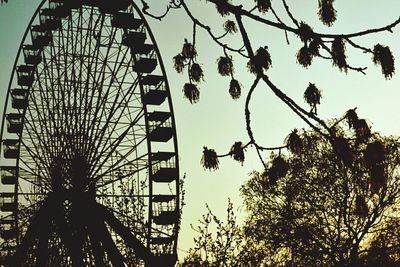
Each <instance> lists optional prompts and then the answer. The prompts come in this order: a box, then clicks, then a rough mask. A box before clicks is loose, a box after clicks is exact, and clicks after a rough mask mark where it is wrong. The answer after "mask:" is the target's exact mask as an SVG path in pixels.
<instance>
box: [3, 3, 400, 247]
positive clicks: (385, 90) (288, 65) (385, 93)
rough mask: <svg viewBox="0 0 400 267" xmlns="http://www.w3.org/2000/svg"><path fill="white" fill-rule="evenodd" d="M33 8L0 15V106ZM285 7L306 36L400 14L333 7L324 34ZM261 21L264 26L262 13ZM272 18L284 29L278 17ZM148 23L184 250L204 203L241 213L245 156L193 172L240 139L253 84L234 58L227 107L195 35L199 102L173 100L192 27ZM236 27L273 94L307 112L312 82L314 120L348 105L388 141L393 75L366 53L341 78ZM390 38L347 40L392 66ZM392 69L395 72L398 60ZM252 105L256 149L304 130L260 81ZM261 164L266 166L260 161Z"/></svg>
mask: <svg viewBox="0 0 400 267" xmlns="http://www.w3.org/2000/svg"><path fill="white" fill-rule="evenodd" d="M138 2H139V1H138ZM168 2H169V0H150V1H149V4H150V6H151V9H150V11H153V12H154V13H162V12H163V8H164V7H165V5H166V4H167V3H168ZM187 2H189V3H188V5H189V6H191V7H193V10H194V14H195V15H196V16H198V17H199V19H200V20H201V21H203V22H204V23H208V24H209V25H212V26H214V29H215V32H216V35H219V34H221V33H223V31H222V23H223V22H224V21H225V20H226V19H227V18H225V19H222V18H221V17H220V16H219V15H218V14H217V13H216V11H215V9H214V5H213V4H210V3H206V2H205V1H200V0H190V1H187ZM234 2H239V1H234ZM245 2H246V1H245ZM247 2H249V3H250V2H252V1H247ZM275 2H276V4H275ZM275 2H273V5H274V7H275V8H276V10H277V11H278V12H279V11H281V10H282V7H281V4H280V1H275ZM38 3H39V1H38V0H30V1H27V0H10V1H9V3H8V4H6V5H4V6H2V7H1V8H0V36H1V37H0V47H1V49H0V66H1V68H0V88H1V89H0V102H3V103H4V101H5V94H6V90H7V86H8V82H9V77H10V74H11V71H12V66H13V62H14V60H15V56H16V53H17V49H18V47H19V44H20V41H21V38H22V36H23V33H24V31H25V29H26V26H27V24H28V22H29V20H30V18H31V15H32V14H33V11H34V10H35V8H36V6H37V5H38ZM152 3H154V4H153V5H152ZM288 3H289V4H290V6H291V9H292V11H293V14H294V16H295V17H297V18H298V20H304V21H306V22H307V23H308V24H309V25H312V26H313V28H314V30H315V31H318V32H327V33H328V32H329V33H334V32H344V33H350V32H356V31H360V30H363V29H369V28H375V27H378V26H384V25H386V24H389V23H391V22H393V21H395V20H396V19H397V18H398V17H399V14H400V12H399V11H400V1H398V0H382V1H379V4H378V1H375V0H351V1H343V0H342V1H335V3H334V4H335V8H336V9H337V11H338V20H337V22H336V23H335V24H334V26H333V27H331V28H327V27H326V26H324V25H323V24H322V23H321V22H320V21H319V20H318V18H317V0H307V1H295V0H288ZM267 17H268V18H271V19H272V17H271V16H270V14H268V15H267ZM231 19H232V18H231ZM282 19H283V20H284V21H285V22H287V23H289V22H290V20H289V19H288V18H287V17H282ZM149 23H150V25H151V27H152V30H153V32H154V35H155V38H156V40H157V43H158V46H159V48H160V50H161V54H162V56H163V61H164V64H165V66H166V69H167V75H168V79H169V83H170V87H171V90H172V92H171V93H172V98H173V104H174V110H175V119H176V123H177V134H178V145H179V157H180V167H181V175H182V176H183V174H184V173H186V180H185V191H186V196H185V203H186V206H185V207H184V213H183V218H182V230H181V232H180V243H179V248H180V249H181V250H187V249H188V248H189V247H191V246H193V241H192V239H193V236H194V235H195V232H194V231H192V230H191V228H190V224H195V225H196V223H197V220H198V219H200V218H201V215H202V214H204V213H206V207H205V203H208V204H209V206H210V208H211V209H212V210H213V211H214V212H215V213H216V214H218V215H219V216H220V217H221V218H225V217H226V207H227V201H228V198H231V199H232V200H233V202H234V204H235V207H236V208H237V209H238V214H239V215H240V214H243V209H242V207H241V198H240V196H239V192H238V191H239V188H240V185H241V184H243V183H244V182H245V181H246V179H247V177H248V173H250V172H251V171H252V170H261V169H262V166H261V163H260V162H259V161H258V160H257V157H256V155H255V153H254V151H253V150H252V149H251V148H250V149H248V152H247V154H246V160H245V163H244V164H243V166H241V164H240V163H238V162H234V161H233V160H232V159H229V158H224V159H220V163H221V166H220V169H219V170H218V171H215V172H209V171H205V170H204V169H203V168H202V166H201V165H200V158H201V152H202V147H203V146H204V145H206V146H208V147H209V148H214V149H215V150H216V151H217V152H218V153H220V154H223V153H226V152H228V150H229V148H230V146H231V145H232V144H233V143H234V142H235V141H243V142H245V143H246V142H247V141H248V137H247V134H246V130H245V119H244V98H245V95H246V92H247V91H248V88H249V86H250V85H251V83H252V79H253V78H254V77H253V75H251V74H249V73H248V72H247V70H246V61H244V60H241V59H240V58H237V59H236V60H235V64H236V65H235V76H236V78H237V79H238V80H240V81H241V83H242V85H243V89H242V91H243V93H242V97H241V98H240V99H239V100H238V101H234V100H232V99H231V98H230V96H229V94H228V86H229V79H228V78H226V77H220V76H219V75H218V74H217V70H216V60H217V58H218V57H219V56H222V55H223V51H222V49H221V48H220V47H218V46H216V45H214V44H213V43H212V41H211V40H210V38H209V37H208V36H207V34H206V33H205V32H204V31H201V30H198V36H197V50H198V54H199V56H198V58H197V60H198V62H199V63H200V64H201V65H202V67H203V69H204V71H205V81H204V82H202V83H201V85H200V88H201V89H200V90H201V93H200V102H199V103H197V104H194V105H192V104H190V103H189V101H187V99H185V98H184V97H183V93H182V86H183V84H184V83H185V82H186V80H187V77H186V76H184V75H180V74H177V73H176V72H175V70H174V69H173V64H172V57H173V56H174V55H176V54H178V53H179V52H180V50H181V48H182V44H183V39H184V38H185V37H187V38H188V39H189V41H191V37H192V34H191V30H192V23H191V22H190V21H189V20H188V19H187V17H186V16H185V14H184V12H183V10H173V11H172V12H171V13H170V14H169V16H168V17H166V18H165V19H164V20H163V21H162V22H159V21H156V20H152V19H149ZM244 23H245V24H246V25H247V26H248V27H249V29H251V30H250V32H249V35H250V39H251V40H253V41H254V42H253V48H254V49H256V48H258V47H259V46H264V45H268V47H269V50H270V52H271V54H272V66H273V67H272V69H270V70H269V71H268V73H267V74H268V75H269V76H270V78H271V79H272V81H273V82H274V83H275V84H276V85H277V86H278V87H279V88H281V89H282V90H283V91H284V92H285V93H287V94H288V95H289V96H291V97H292V98H293V99H294V100H296V101H297V102H298V103H299V104H300V105H302V106H303V107H304V108H306V109H308V106H307V105H306V104H305V103H304V102H303V99H302V96H303V92H304V90H305V88H306V87H307V85H308V83H309V82H313V83H315V84H316V85H317V87H318V88H320V89H322V101H321V105H320V106H319V108H318V112H319V116H320V117H321V118H324V119H328V118H334V117H339V116H341V115H343V114H344V112H345V111H346V110H348V109H350V108H354V107H357V111H358V113H359V116H360V117H361V118H366V119H367V121H368V122H369V124H370V125H371V126H372V130H373V131H379V132H382V133H384V134H394V135H396V134H399V133H400V123H399V122H400V112H399V111H400V105H399V104H398V102H399V100H400V76H399V75H400V74H397V75H396V74H395V75H394V77H393V78H392V79H391V80H385V78H384V77H383V75H382V74H381V70H380V66H374V64H373V62H372V60H371V56H370V55H366V54H363V53H362V52H360V51H355V50H354V49H352V48H351V47H349V46H348V47H347V54H348V62H349V64H350V65H354V66H356V67H359V66H360V67H361V66H362V67H368V69H367V75H363V74H361V73H355V72H352V71H349V72H348V74H347V75H346V74H345V73H343V72H340V71H339V70H338V69H336V68H332V65H331V63H330V62H329V61H326V60H321V59H317V60H314V62H313V65H312V66H311V67H309V68H308V69H304V68H302V67H301V66H299V65H297V64H296V58H295V54H296V52H297V50H298V49H300V47H301V42H300V40H299V39H298V38H296V37H295V36H293V35H289V40H290V45H287V44H286V41H285V35H284V33H283V32H281V31H278V30H274V29H268V28H265V27H264V26H262V25H257V24H254V23H251V22H249V21H247V20H244ZM399 37H400V27H399V26H398V27H397V28H395V29H394V31H393V33H390V32H385V33H380V34H373V35H371V36H368V37H362V38H357V39H355V41H357V42H360V44H362V45H364V46H367V47H371V48H372V47H373V46H374V45H375V44H376V43H381V44H384V45H389V46H390V47H391V49H392V52H393V54H394V57H395V58H397V59H400V38H399ZM227 41H230V42H233V44H234V45H235V46H237V47H239V46H241V44H240V43H239V42H238V39H237V38H235V37H231V36H229V37H228V39H227ZM396 70H397V71H398V72H400V64H399V63H398V62H396ZM252 99H253V101H252V102H251V110H252V126H253V130H254V133H255V138H256V140H258V142H259V143H260V144H262V145H264V146H277V145H281V144H282V142H283V140H284V138H285V137H286V135H287V134H288V133H289V132H290V131H291V130H292V129H294V128H303V127H306V124H305V123H304V122H303V121H301V120H300V119H299V118H298V117H296V116H295V115H294V114H293V113H292V112H290V110H289V109H288V108H287V107H286V106H285V105H284V104H283V103H281V102H280V101H279V100H278V99H277V98H276V97H275V96H274V95H273V94H272V93H271V91H270V90H269V89H268V88H266V86H265V85H264V84H262V83H261V84H260V85H259V87H257V89H256V91H255V93H254V95H253V98H252ZM1 112H2V108H1V111H0V113H1ZM0 115H1V114H0ZM264 156H265V158H267V156H268V155H267V154H265V155H264ZM239 217H241V216H239Z"/></svg>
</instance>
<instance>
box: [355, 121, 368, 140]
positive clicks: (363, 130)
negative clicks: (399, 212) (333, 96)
mask: <svg viewBox="0 0 400 267" xmlns="http://www.w3.org/2000/svg"><path fill="white" fill-rule="evenodd" d="M354 130H355V131H356V136H357V139H358V140H365V139H367V138H368V137H370V136H371V130H370V128H369V126H368V124H367V122H366V121H365V120H364V119H358V120H356V121H355V122H354Z"/></svg>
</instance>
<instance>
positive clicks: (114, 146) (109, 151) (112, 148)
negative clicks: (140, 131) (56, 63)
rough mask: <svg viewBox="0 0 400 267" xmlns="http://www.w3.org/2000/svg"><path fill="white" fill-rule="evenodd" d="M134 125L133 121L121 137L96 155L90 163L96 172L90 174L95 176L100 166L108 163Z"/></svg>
mask: <svg viewBox="0 0 400 267" xmlns="http://www.w3.org/2000/svg"><path fill="white" fill-rule="evenodd" d="M135 124H136V120H135V121H133V122H132V123H131V125H130V127H128V128H127V129H126V130H125V131H124V132H123V133H121V135H120V136H118V138H116V139H115V140H114V141H112V143H111V144H110V145H108V146H107V147H104V148H103V150H102V151H101V152H100V153H99V154H98V156H97V158H96V159H95V160H94V161H93V162H92V164H93V165H92V166H96V167H97V169H96V170H93V169H91V172H92V171H94V173H95V174H96V173H97V172H98V171H99V169H100V168H101V166H103V165H104V164H105V163H106V162H107V161H108V159H109V158H110V157H111V156H112V154H113V153H114V152H115V150H116V149H117V147H118V146H119V145H120V144H121V142H122V141H123V140H124V138H125V137H126V135H127V134H128V133H129V131H130V130H131V129H132V127H133V126H134V125H135ZM143 141H144V139H143V140H141V142H143ZM105 152H107V155H105V156H104V153H105ZM103 156H104V159H103V160H102V162H101V163H100V164H98V163H99V161H100V160H101V159H102V157H103Z"/></svg>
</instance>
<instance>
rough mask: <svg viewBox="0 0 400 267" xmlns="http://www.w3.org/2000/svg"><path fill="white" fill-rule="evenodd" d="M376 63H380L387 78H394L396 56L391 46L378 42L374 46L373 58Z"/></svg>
mask: <svg viewBox="0 0 400 267" xmlns="http://www.w3.org/2000/svg"><path fill="white" fill-rule="evenodd" d="M372 60H373V61H374V63H375V64H380V65H381V67H382V73H383V75H385V78H386V79H390V78H392V76H393V74H394V58H393V54H392V52H391V51H390V49H389V47H387V46H383V45H381V44H377V45H375V46H374V56H373V58H372Z"/></svg>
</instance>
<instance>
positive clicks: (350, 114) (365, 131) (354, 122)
mask: <svg viewBox="0 0 400 267" xmlns="http://www.w3.org/2000/svg"><path fill="white" fill-rule="evenodd" d="M345 117H346V119H347V124H348V125H349V128H353V129H354V131H355V133H356V137H357V140H358V141H363V140H366V139H368V138H369V137H370V136H371V129H370V127H369V126H368V123H367V121H366V120H364V119H360V118H358V115H357V113H356V111H355V109H350V110H348V111H347V112H346V114H345Z"/></svg>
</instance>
